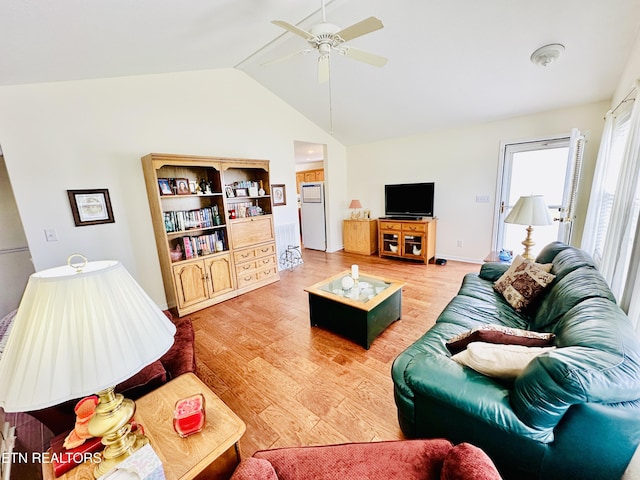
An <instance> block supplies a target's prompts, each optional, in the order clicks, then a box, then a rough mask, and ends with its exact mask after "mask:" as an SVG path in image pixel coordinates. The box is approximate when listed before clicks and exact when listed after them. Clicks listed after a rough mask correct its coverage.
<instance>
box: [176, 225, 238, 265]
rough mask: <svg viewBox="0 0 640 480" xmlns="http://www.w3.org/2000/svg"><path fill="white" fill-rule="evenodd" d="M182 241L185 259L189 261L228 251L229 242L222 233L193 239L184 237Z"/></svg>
mask: <svg viewBox="0 0 640 480" xmlns="http://www.w3.org/2000/svg"><path fill="white" fill-rule="evenodd" d="M181 240H182V246H183V251H184V258H185V259H187V260H189V259H191V258H197V257H200V256H202V255H211V254H212V253H217V252H222V251H224V250H226V249H227V241H226V238H225V235H224V232H222V231H216V232H213V233H210V234H206V235H197V236H193V237H182V239H181Z"/></svg>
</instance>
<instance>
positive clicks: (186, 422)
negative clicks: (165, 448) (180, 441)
mask: <svg viewBox="0 0 640 480" xmlns="http://www.w3.org/2000/svg"><path fill="white" fill-rule="evenodd" d="M205 417H206V414H205V402H204V396H203V395H202V394H201V393H197V394H195V395H191V396H190V397H187V398H183V399H181V400H178V401H177V402H176V406H175V409H174V411H173V429H174V430H175V431H176V433H177V434H178V435H180V436H181V437H188V436H189V435H192V434H194V433H197V432H199V431H201V430H202V429H203V428H204V422H205Z"/></svg>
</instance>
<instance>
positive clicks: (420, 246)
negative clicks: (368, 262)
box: [378, 217, 437, 263]
mask: <svg viewBox="0 0 640 480" xmlns="http://www.w3.org/2000/svg"><path fill="white" fill-rule="evenodd" d="M436 223H437V218H425V219H424V220H422V219H421V220H417V219H416V218H415V217H413V218H411V219H410V220H403V219H400V218H398V217H392V218H389V217H386V218H379V219H378V255H379V256H380V257H396V258H404V259H408V260H419V261H421V262H423V263H429V261H430V260H431V259H434V260H435V256H436Z"/></svg>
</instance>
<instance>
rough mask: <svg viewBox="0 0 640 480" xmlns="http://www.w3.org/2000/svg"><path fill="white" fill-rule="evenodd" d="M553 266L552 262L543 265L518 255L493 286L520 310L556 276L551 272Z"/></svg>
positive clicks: (510, 303)
mask: <svg viewBox="0 0 640 480" xmlns="http://www.w3.org/2000/svg"><path fill="white" fill-rule="evenodd" d="M551 267H552V264H546V265H542V264H540V263H535V262H532V261H528V260H525V259H524V258H522V257H521V256H520V255H518V256H517V257H516V260H515V261H514V262H513V264H512V265H511V267H509V270H507V271H506V272H505V273H504V275H502V276H501V277H500V278H499V279H498V281H497V282H496V283H495V284H494V286H493V288H494V289H495V290H496V291H497V292H499V293H501V294H502V296H503V297H504V299H505V300H506V301H507V302H509V305H511V306H512V307H513V308H514V309H515V310H517V311H518V312H519V311H521V310H523V309H524V308H526V307H527V306H528V305H529V304H530V303H531V301H532V300H533V299H535V298H536V297H537V296H538V295H540V294H541V293H542V292H543V291H544V289H545V288H546V287H547V285H549V284H550V283H551V282H552V281H553V279H554V278H556V276H555V275H552V274H551V273H549V271H550V270H551Z"/></svg>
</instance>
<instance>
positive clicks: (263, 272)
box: [257, 267, 278, 280]
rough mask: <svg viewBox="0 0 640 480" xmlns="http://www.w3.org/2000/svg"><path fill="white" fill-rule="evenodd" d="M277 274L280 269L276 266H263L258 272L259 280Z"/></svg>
mask: <svg viewBox="0 0 640 480" xmlns="http://www.w3.org/2000/svg"><path fill="white" fill-rule="evenodd" d="M277 274H278V269H277V268H276V267H271V268H263V269H260V270H258V272H257V276H258V280H264V279H265V278H269V277H274V276H276V275H277Z"/></svg>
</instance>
